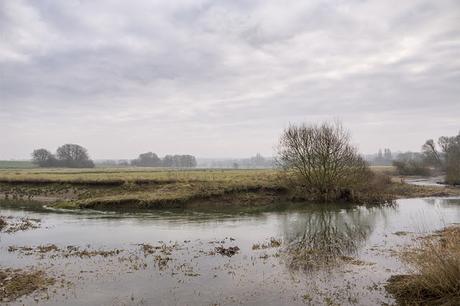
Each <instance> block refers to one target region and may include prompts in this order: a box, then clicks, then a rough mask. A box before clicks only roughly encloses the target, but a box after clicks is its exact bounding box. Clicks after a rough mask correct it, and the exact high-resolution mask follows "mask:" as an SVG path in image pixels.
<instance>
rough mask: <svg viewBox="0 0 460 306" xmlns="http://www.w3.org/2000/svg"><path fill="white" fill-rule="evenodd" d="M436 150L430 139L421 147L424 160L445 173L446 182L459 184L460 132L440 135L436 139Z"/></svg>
mask: <svg viewBox="0 0 460 306" xmlns="http://www.w3.org/2000/svg"><path fill="white" fill-rule="evenodd" d="M438 146H439V148H440V151H438V149H437V146H436V144H435V143H434V141H433V140H432V139H430V140H427V141H426V142H425V144H424V145H423V147H422V151H423V155H424V157H425V162H426V163H427V164H428V165H430V166H433V167H435V168H437V169H439V170H441V171H443V172H445V173H446V182H447V183H449V184H460V133H459V134H458V135H457V136H453V137H446V136H442V137H440V138H439V139H438Z"/></svg>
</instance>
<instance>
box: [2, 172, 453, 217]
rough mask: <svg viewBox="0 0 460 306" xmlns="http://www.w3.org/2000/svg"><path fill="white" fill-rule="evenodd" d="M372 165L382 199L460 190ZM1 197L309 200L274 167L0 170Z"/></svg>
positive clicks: (95, 204) (160, 203) (172, 203)
mask: <svg viewBox="0 0 460 306" xmlns="http://www.w3.org/2000/svg"><path fill="white" fill-rule="evenodd" d="M373 171H374V172H376V173H379V175H380V176H382V177H384V179H380V181H381V182H379V184H380V186H379V191H378V192H379V197H383V198H386V199H397V198H408V197H432V196H458V195H460V188H454V187H442V186H415V185H410V184H406V183H404V181H403V180H402V179H401V178H399V177H396V176H394V175H393V176H392V179H390V176H388V174H390V175H391V174H392V168H391V167H379V168H374V169H373ZM382 173H384V174H382ZM385 175H387V176H385ZM382 182H383V183H382ZM373 192H374V191H370V192H369V194H367V195H365V197H363V199H364V200H363V202H366V199H368V198H369V199H370V198H371V197H372V196H374V195H373V194H372V193H373ZM0 198H3V199H10V200H11V199H12V200H16V199H21V200H31V201H38V202H42V203H47V205H48V206H54V207H58V208H89V209H145V208H147V209H153V208H176V207H180V208H184V207H195V206H197V205H233V206H235V205H239V206H248V205H252V206H256V205H269V204H272V203H277V202H280V201H283V202H299V201H309V200H311V199H310V198H309V196H308V194H299V193H298V192H293V191H292V190H291V189H290V188H289V187H288V186H287V185H286V182H285V180H284V179H283V176H282V175H281V173H280V172H278V171H275V170H215V169H213V170H204V169H203V170H184V171H181V170H165V169H160V170H152V169H149V168H124V169H92V170H69V169H21V170H1V171H0Z"/></svg>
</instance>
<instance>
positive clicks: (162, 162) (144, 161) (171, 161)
mask: <svg viewBox="0 0 460 306" xmlns="http://www.w3.org/2000/svg"><path fill="white" fill-rule="evenodd" d="M196 164H197V163H196V158H195V157H194V156H192V155H166V156H165V157H164V158H163V159H161V158H159V157H158V155H157V154H155V153H152V152H147V153H143V154H140V155H139V157H138V158H136V159H134V160H132V161H131V165H132V166H136V167H168V168H171V167H172V168H194V167H196Z"/></svg>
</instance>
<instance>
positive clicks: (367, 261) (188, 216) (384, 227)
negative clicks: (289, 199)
mask: <svg viewBox="0 0 460 306" xmlns="http://www.w3.org/2000/svg"><path fill="white" fill-rule="evenodd" d="M22 204H23V205H18V203H11V202H9V203H6V202H4V203H3V204H0V216H3V218H4V220H6V222H8V223H9V224H10V225H11V226H13V227H12V228H19V230H17V231H16V230H12V231H7V230H3V231H1V232H0V269H7V268H8V269H15V268H18V269H22V270H21V271H37V270H40V271H44V272H45V273H46V275H47V277H52V278H54V281H53V282H49V284H48V285H47V287H48V290H39V291H35V293H33V294H30V295H27V296H25V297H22V298H19V299H17V300H15V301H13V302H8V301H7V299H5V300H4V301H3V302H4V303H5V304H11V305H15V304H18V305H22V304H26V305H27V304H32V303H33V304H36V303H38V304H44V305H63V304H68V305H235V304H245V305H296V304H298V305H305V304H307V305H308V304H311V305H321V304H324V305H334V304H337V305H346V304H351V305H353V304H357V305H375V304H383V303H389V304H391V303H393V299H392V298H391V296H388V295H387V293H386V292H385V290H384V288H383V285H384V284H385V281H386V280H387V279H388V278H389V277H390V276H391V275H394V274H401V273H404V272H406V271H405V270H404V268H403V267H402V265H401V263H400V261H399V258H398V256H397V251H398V250H400V249H401V248H403V247H405V246H409V245H411V244H413V243H414V241H415V239H416V237H418V236H420V235H421V234H423V233H428V232H432V231H434V230H437V229H440V228H442V227H444V226H446V225H449V224H451V223H456V222H460V199H454V198H451V199H407V200H399V201H398V202H397V205H396V206H395V207H385V208H363V207H343V206H334V205H328V206H324V205H318V206H315V205H307V206H304V207H299V206H292V205H291V206H283V205H279V206H278V207H273V208H270V209H267V210H265V211H252V212H245V213H236V212H232V211H230V210H228V211H225V210H223V211H210V210H206V211H205V210H203V211H201V212H196V211H195V212H191V211H170V212H166V211H161V212H160V211H159V212H152V213H100V212H94V211H86V212H78V213H75V212H65V211H53V210H47V209H40V208H39V207H35V206H31V205H29V204H26V203H22ZM20 206H22V208H21V207H20ZM27 222H31V223H32V224H33V226H30V227H29V226H22V224H24V223H26V224H27ZM7 228H9V227H4V229H7Z"/></svg>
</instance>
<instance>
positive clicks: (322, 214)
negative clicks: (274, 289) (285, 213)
mask: <svg viewBox="0 0 460 306" xmlns="http://www.w3.org/2000/svg"><path fill="white" fill-rule="evenodd" d="M380 212H383V210H380V209H378V208H364V207H361V208H355V209H349V210H345V209H331V208H330V207H328V208H319V209H318V210H315V211H312V212H311V213H310V214H308V215H298V216H296V217H295V218H289V219H285V221H286V222H284V223H283V224H284V225H283V227H284V236H285V242H286V243H287V245H286V249H285V250H286V259H287V264H288V265H289V267H290V268H291V269H295V270H298V269H302V270H307V271H308V270H313V269H315V268H320V267H327V266H331V265H333V264H334V263H337V260H338V259H341V258H342V259H343V258H346V257H349V256H353V255H355V254H356V252H357V251H358V249H359V247H360V246H361V245H362V244H363V243H364V242H365V240H366V239H367V237H368V236H369V234H370V233H371V232H372V230H373V227H374V224H375V222H376V217H377V216H379V215H380Z"/></svg>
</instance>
